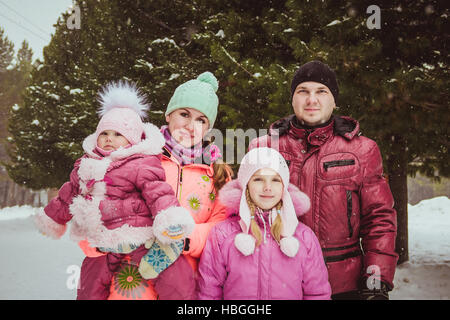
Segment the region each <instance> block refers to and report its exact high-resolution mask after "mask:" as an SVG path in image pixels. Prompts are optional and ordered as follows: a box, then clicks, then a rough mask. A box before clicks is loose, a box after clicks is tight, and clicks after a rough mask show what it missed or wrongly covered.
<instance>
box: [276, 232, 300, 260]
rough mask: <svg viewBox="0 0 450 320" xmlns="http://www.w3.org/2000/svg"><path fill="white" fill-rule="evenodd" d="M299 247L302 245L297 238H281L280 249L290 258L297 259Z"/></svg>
mask: <svg viewBox="0 0 450 320" xmlns="http://www.w3.org/2000/svg"><path fill="white" fill-rule="evenodd" d="M299 247H300V243H299V242H298V240H297V238H294V237H284V238H281V241H280V249H281V251H282V252H283V253H284V254H285V255H287V256H288V257H291V258H293V257H295V256H296V255H297V252H298V248H299Z"/></svg>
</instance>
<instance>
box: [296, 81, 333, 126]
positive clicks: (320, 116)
mask: <svg viewBox="0 0 450 320" xmlns="http://www.w3.org/2000/svg"><path fill="white" fill-rule="evenodd" d="M292 107H293V108H294V113H295V115H296V116H297V119H299V120H301V121H303V122H304V123H305V124H306V125H308V126H316V125H319V124H322V123H324V122H327V121H328V119H330V117H331V114H332V113H333V109H334V108H335V107H336V103H335V101H334V96H333V94H332V93H331V91H330V89H328V87H327V86H326V85H324V84H322V83H319V82H313V81H308V82H302V83H300V84H299V85H298V86H297V88H295V91H294V95H293V96H292Z"/></svg>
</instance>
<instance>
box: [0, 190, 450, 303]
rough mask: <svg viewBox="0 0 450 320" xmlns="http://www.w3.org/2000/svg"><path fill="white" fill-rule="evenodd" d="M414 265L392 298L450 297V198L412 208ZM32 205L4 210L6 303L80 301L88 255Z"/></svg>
mask: <svg viewBox="0 0 450 320" xmlns="http://www.w3.org/2000/svg"><path fill="white" fill-rule="evenodd" d="M408 210H409V213H408V214H409V252H410V253H409V255H410V261H409V262H406V263H404V264H402V265H400V266H398V267H397V271H396V274H395V279H394V284H395V289H394V290H393V291H392V292H391V294H390V297H391V299H396V300H403V299H446V300H448V299H450V200H449V199H448V198H447V197H438V198H434V199H430V200H423V201H422V202H420V203H418V204H417V205H415V206H409V207H408ZM34 213H35V209H34V208H32V207H30V206H21V207H10V208H4V209H0V252H1V254H2V255H1V258H0V284H1V286H0V287H1V290H0V299H6V300H10V299H19V300H20V299H32V300H34V299H75V297H76V289H75V285H74V279H75V278H76V277H77V275H78V272H79V268H80V266H81V262H82V260H83V253H82V252H81V250H80V249H79V248H78V246H77V244H76V243H75V242H73V241H71V240H70V238H69V236H68V234H66V235H64V236H63V237H62V239H60V240H52V239H49V238H46V237H45V236H43V235H41V234H40V233H39V232H38V231H37V230H36V229H35V227H34V225H33V222H32V215H33V214H34Z"/></svg>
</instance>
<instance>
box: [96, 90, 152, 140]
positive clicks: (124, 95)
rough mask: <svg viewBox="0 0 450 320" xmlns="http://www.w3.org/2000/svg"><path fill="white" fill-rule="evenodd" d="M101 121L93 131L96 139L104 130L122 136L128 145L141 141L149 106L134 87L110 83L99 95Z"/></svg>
mask: <svg viewBox="0 0 450 320" xmlns="http://www.w3.org/2000/svg"><path fill="white" fill-rule="evenodd" d="M98 100H99V102H100V105H101V107H100V109H99V111H98V114H99V115H100V117H101V119H100V121H99V123H98V125H97V130H96V131H95V135H96V139H97V138H98V136H99V135H100V133H102V132H103V131H105V130H114V131H117V132H119V133H120V134H121V135H123V136H124V137H125V138H126V139H127V140H128V141H129V142H130V144H132V145H134V144H137V143H139V142H140V141H141V140H142V135H143V133H144V126H143V123H142V118H144V117H145V114H146V111H147V110H148V109H149V106H148V105H147V104H146V103H145V97H144V96H143V95H142V94H141V93H140V92H139V90H138V89H137V88H136V86H135V85H134V84H132V83H129V82H124V81H120V82H111V83H109V84H107V85H106V86H105V87H104V88H103V90H102V91H101V92H100V93H99V99H98Z"/></svg>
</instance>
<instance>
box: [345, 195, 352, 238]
mask: <svg viewBox="0 0 450 320" xmlns="http://www.w3.org/2000/svg"><path fill="white" fill-rule="evenodd" d="M346 193H347V223H348V232H349V235H348V237H349V238H351V237H352V236H353V227H352V222H351V218H352V211H353V199H352V192H351V191H350V190H346Z"/></svg>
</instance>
